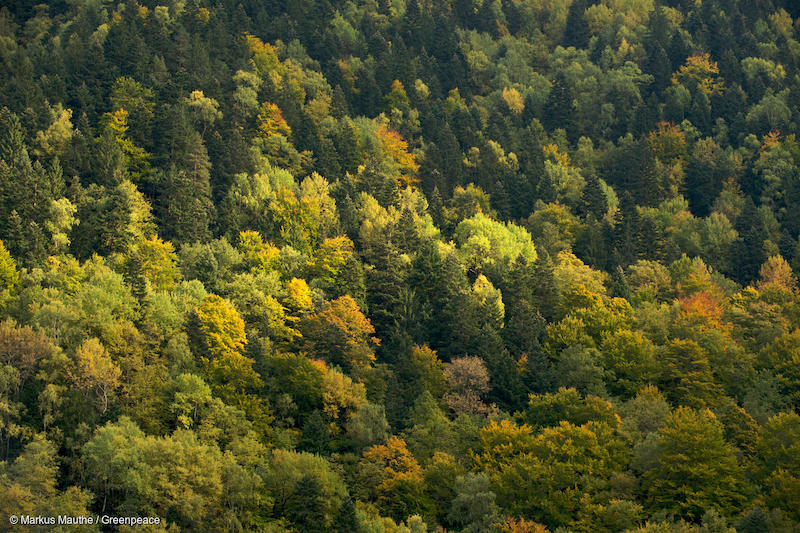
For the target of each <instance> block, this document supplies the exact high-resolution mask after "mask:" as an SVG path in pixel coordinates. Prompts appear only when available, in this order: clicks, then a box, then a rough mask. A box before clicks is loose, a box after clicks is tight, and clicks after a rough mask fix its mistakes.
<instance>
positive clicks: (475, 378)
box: [444, 356, 490, 414]
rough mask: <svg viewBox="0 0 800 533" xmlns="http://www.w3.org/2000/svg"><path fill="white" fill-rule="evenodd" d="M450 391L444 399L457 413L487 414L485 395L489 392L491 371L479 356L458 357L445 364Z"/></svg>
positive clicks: (445, 374)
mask: <svg viewBox="0 0 800 533" xmlns="http://www.w3.org/2000/svg"><path fill="white" fill-rule="evenodd" d="M444 377H445V379H446V380H447V385H448V392H446V393H445V395H444V401H445V402H446V403H447V405H448V406H449V407H450V409H452V410H453V411H454V412H455V413H457V414H464V413H473V414H485V413H486V412H487V406H486V404H485V403H484V401H483V396H484V395H485V394H486V393H487V392H489V389H490V387H489V373H488V371H487V370H486V365H485V364H484V362H483V361H482V360H481V359H480V358H478V357H474V356H472V357H458V358H456V359H453V360H452V361H450V362H449V363H447V364H446V365H445V368H444Z"/></svg>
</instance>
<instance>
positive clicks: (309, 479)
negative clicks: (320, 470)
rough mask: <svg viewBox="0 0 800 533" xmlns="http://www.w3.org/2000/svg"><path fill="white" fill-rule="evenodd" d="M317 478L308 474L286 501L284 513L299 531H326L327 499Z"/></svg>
mask: <svg viewBox="0 0 800 533" xmlns="http://www.w3.org/2000/svg"><path fill="white" fill-rule="evenodd" d="M323 498H324V496H323V493H322V487H321V486H320V483H319V481H318V480H317V478H315V477H313V476H311V475H309V474H306V475H304V476H303V477H302V478H300V481H298V482H297V485H295V487H294V491H293V492H292V495H291V496H289V499H288V500H287V501H286V510H285V511H284V515H285V516H286V518H288V519H289V521H291V522H292V524H294V526H295V527H296V528H297V531H298V532H299V533H316V532H318V531H319V532H322V531H326V530H327V527H326V523H325V501H324V499H323Z"/></svg>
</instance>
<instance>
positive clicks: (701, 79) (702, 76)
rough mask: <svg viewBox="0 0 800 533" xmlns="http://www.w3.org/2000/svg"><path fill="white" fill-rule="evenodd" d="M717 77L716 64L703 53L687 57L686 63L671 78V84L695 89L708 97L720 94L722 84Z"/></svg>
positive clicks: (717, 68)
mask: <svg viewBox="0 0 800 533" xmlns="http://www.w3.org/2000/svg"><path fill="white" fill-rule="evenodd" d="M718 76H719V67H718V66H717V62H716V61H711V56H710V55H709V54H708V53H705V54H702V55H693V56H689V57H687V58H686V63H685V64H684V65H683V66H681V68H680V69H679V70H678V72H676V73H675V74H674V75H673V76H672V83H673V84H675V85H683V86H685V87H687V88H689V89H697V90H699V91H701V92H703V93H705V95H706V96H710V95H711V94H715V93H720V92H722V89H723V84H722V81H720V80H718V79H717V77H718Z"/></svg>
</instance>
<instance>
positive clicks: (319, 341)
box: [300, 295, 380, 375]
mask: <svg viewBox="0 0 800 533" xmlns="http://www.w3.org/2000/svg"><path fill="white" fill-rule="evenodd" d="M300 330H301V331H302V333H303V340H302V346H303V347H304V348H305V349H306V350H307V351H308V353H310V354H314V355H315V356H319V357H321V358H323V359H324V360H326V361H327V362H329V363H331V364H333V365H339V366H341V367H342V368H344V369H345V370H347V371H348V372H352V373H354V374H355V375H363V374H364V372H365V371H366V370H368V369H369V368H370V367H371V366H372V364H373V362H374V361H375V354H374V349H375V347H376V346H378V344H379V342H380V341H379V340H378V339H377V338H376V337H374V336H373V335H374V333H375V328H374V327H373V326H372V323H371V322H370V321H369V319H368V318H366V317H365V316H364V315H363V313H361V310H360V309H359V307H358V304H357V303H356V302H355V300H353V298H351V297H350V296H347V295H345V296H342V297H340V298H337V299H336V300H333V301H331V302H326V303H325V306H324V308H323V309H322V310H321V311H320V312H318V313H314V314H313V315H310V316H308V317H307V318H306V319H305V320H303V321H302V323H301V325H300Z"/></svg>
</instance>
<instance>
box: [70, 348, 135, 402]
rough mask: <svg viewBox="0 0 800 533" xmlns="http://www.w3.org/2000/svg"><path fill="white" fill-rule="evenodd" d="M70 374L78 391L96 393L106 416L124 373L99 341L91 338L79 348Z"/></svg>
mask: <svg viewBox="0 0 800 533" xmlns="http://www.w3.org/2000/svg"><path fill="white" fill-rule="evenodd" d="M68 373H69V377H70V379H71V381H72V383H73V384H74V385H75V386H76V387H77V388H78V389H80V390H81V391H83V392H84V393H86V394H89V393H91V392H94V394H95V395H96V396H97V402H98V405H99V408H100V412H101V413H104V414H105V412H106V411H107V410H108V403H109V397H110V395H111V394H112V393H113V392H114V390H115V389H117V388H118V387H119V385H120V377H121V376H122V371H121V370H120V368H119V366H117V365H116V363H114V361H112V360H111V356H109V355H108V351H107V350H106V349H105V347H104V346H103V345H102V344H101V343H100V341H99V340H98V339H96V338H91V339H89V340H87V341H85V342H84V343H83V344H81V345H80V346H79V347H78V349H77V350H76V351H75V359H74V364H73V366H72V368H71V369H70V370H69V371H68Z"/></svg>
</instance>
